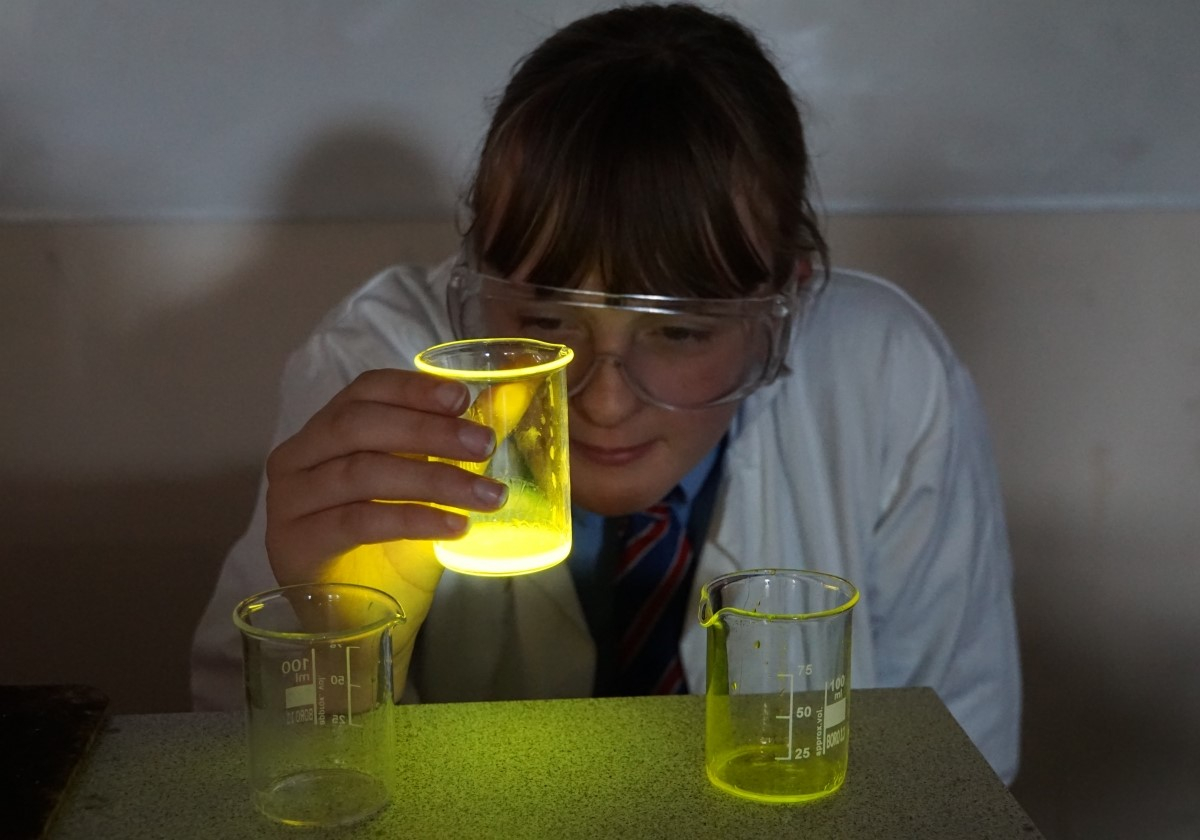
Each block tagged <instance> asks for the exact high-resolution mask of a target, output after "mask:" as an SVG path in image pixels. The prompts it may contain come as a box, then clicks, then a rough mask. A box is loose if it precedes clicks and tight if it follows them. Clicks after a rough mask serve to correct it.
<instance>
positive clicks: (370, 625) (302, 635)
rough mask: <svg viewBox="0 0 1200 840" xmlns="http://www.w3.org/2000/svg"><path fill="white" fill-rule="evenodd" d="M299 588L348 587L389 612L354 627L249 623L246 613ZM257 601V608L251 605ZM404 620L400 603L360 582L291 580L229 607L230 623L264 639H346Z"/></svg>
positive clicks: (329, 588)
mask: <svg viewBox="0 0 1200 840" xmlns="http://www.w3.org/2000/svg"><path fill="white" fill-rule="evenodd" d="M301 590H313V591H321V590H325V591H350V592H353V593H354V594H356V595H360V596H367V595H369V596H370V597H371V598H373V599H375V600H377V601H380V602H382V603H383V604H385V605H386V606H387V607H388V608H389V609H391V610H392V614H391V615H383V616H380V617H379V618H377V619H375V620H374V621H370V622H367V623H365V624H360V625H358V626H355V627H348V628H344V629H340V630H318V631H315V632H313V631H306V630H268V629H266V628H263V627H256V626H255V625H253V624H251V623H250V622H249V621H248V620H247V617H248V616H249V615H251V614H253V613H255V612H258V611H259V610H262V609H263V608H265V607H267V606H268V605H270V604H272V603H275V602H278V601H280V600H287V596H288V594H289V593H297V594H298V593H299V592H300V591H301ZM256 604H257V608H255V605H256ZM407 621H408V616H407V615H405V613H404V607H402V606H401V605H400V602H399V601H397V600H396V599H395V598H393V597H392V596H391V595H389V594H388V593H386V592H384V591H383V590H382V589H376V588H375V587H373V586H364V585H363V584H360V583H337V582H331V583H295V584H291V585H289V586H280V587H276V588H275V589H268V590H266V591H264V592H259V593H257V594H255V595H250V596H249V597H246V598H243V599H242V600H241V601H239V602H238V604H237V606H235V607H234V608H233V623H234V625H235V626H236V627H237V629H238V630H239V631H241V632H242V633H244V634H246V635H248V636H252V637H253V638H256V639H267V640H274V641H300V640H306V641H314V642H324V641H332V640H334V639H350V638H357V637H360V636H367V635H370V634H372V633H375V632H377V631H379V630H383V629H386V628H388V627H392V626H395V625H396V624H404V623H405V622H407Z"/></svg>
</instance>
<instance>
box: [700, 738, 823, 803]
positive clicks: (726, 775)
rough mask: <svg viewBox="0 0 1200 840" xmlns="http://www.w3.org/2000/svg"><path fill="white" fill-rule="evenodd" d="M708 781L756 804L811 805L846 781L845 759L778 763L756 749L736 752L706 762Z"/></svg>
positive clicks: (769, 754) (769, 755)
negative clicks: (797, 803) (805, 803)
mask: <svg viewBox="0 0 1200 840" xmlns="http://www.w3.org/2000/svg"><path fill="white" fill-rule="evenodd" d="M704 769H705V770H706V771H707V773H708V779H709V781H710V782H712V783H713V785H715V786H716V787H718V788H720V789H721V790H723V791H725V792H727V793H732V794H733V795H734V796H740V797H742V798H744V799H752V800H754V801H755V802H775V803H794V802H811V801H812V800H814V799H820V798H822V797H825V796H828V795H829V794H831V793H833V792H834V791H836V790H837V789H838V788H840V787H841V786H842V783H843V782H844V781H845V780H846V756H845V752H844V751H843V752H842V755H841V756H840V757H834V756H817V757H815V758H810V759H805V760H803V761H780V760H778V759H777V758H776V757H775V754H774V753H768V752H763V751H762V750H759V749H756V748H750V749H744V750H736V751H733V752H729V753H724V754H722V755H718V756H716V757H715V758H714V759H712V760H710V761H707V762H706V763H705V768H704Z"/></svg>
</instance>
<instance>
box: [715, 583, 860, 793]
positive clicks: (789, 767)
mask: <svg viewBox="0 0 1200 840" xmlns="http://www.w3.org/2000/svg"><path fill="white" fill-rule="evenodd" d="M856 603H858V590H857V589H855V587H854V586H853V585H852V584H851V583H850V582H849V581H846V580H843V579H842V578H839V577H835V576H834V575H829V574H824V573H821V572H810V571H793V570H788V569H756V570H752V571H745V572H736V573H733V574H728V575H724V576H722V577H719V578H716V579H715V580H712V581H710V582H708V583H707V584H705V586H704V587H703V588H702V589H701V592H700V622H701V623H702V624H703V625H704V626H705V627H706V628H707V629H708V679H707V689H706V692H705V696H706V699H705V745H704V761H705V769H706V771H707V773H708V778H709V779H710V780H711V781H712V783H713V784H714V785H716V786H717V787H718V788H720V789H722V790H725V791H728V792H729V793H733V794H736V795H738V796H742V797H745V798H748V799H754V800H758V801H760V802H802V801H805V800H810V799H816V798H818V797H821V796H825V795H827V794H829V793H832V792H833V791H835V790H837V789H838V788H839V787H841V785H842V782H843V781H844V780H845V778H846V767H847V758H848V754H849V753H848V748H849V732H850V725H849V714H850V612H851V610H852V609H853V607H854V605H855V604H856Z"/></svg>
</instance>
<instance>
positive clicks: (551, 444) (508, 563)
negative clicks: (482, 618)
mask: <svg viewBox="0 0 1200 840" xmlns="http://www.w3.org/2000/svg"><path fill="white" fill-rule="evenodd" d="M574 356H575V354H574V353H573V352H572V350H571V349H570V348H569V347H566V346H564V345H561V344H547V343H545V342H543V341H533V340H532V339H526V338H480V339H470V340H467V341H452V342H449V343H448V344H439V345H437V346H435V347H430V348H429V349H428V350H425V351H423V352H421V353H419V354H418V355H417V357H416V359H415V363H416V366H417V368H418V369H420V370H423V371H425V372H427V373H434V374H437V375H438V376H444V377H448V378H451V379H457V380H458V381H460V382H463V383H464V384H466V385H467V387H468V388H469V389H470V391H471V406H470V408H468V409H467V411H466V413H465V414H464V415H463V416H464V417H468V418H470V419H471V420H474V421H475V422H477V423H482V424H483V425H485V426H490V427H491V429H492V430H493V431H494V432H495V433H496V448H495V451H494V452H493V453H492V456H491V457H490V458H489V459H488V460H487V461H484V462H481V463H475V462H470V461H452V462H451V463H454V464H456V465H458V466H460V467H462V468H463V469H467V470H471V471H472V472H475V473H479V474H481V475H486V476H488V477H489V478H494V479H496V480H498V481H502V482H504V484H505V485H507V487H508V499H507V500H506V501H505V503H504V505H503V506H502V507H501V508H500V509H499V510H497V511H493V512H486V513H485V512H479V511H460V512H461V513H464V514H466V515H467V518H468V519H469V520H470V527H469V528H468V530H467V533H466V534H465V535H464V536H463V537H461V538H459V539H455V540H438V541H435V542H434V544H433V552H434V556H436V557H437V559H438V561H439V562H440V563H441V564H442V565H443V566H445V567H446V568H447V569H453V570H454V571H456V572H463V573H465V574H471V575H520V574H526V573H528V572H537V571H541V570H542V569H547V568H549V567H551V566H553V565H555V564H557V563H560V562H561V561H562V560H563V559H564V558H566V556H567V554H569V553H570V551H571V478H570V455H569V452H568V449H567V377H566V367H567V365H568V364H569V363H570V361H571V359H573V358H574Z"/></svg>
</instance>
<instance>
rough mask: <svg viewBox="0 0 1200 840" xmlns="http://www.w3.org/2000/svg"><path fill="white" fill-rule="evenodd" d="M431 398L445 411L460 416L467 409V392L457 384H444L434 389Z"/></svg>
mask: <svg viewBox="0 0 1200 840" xmlns="http://www.w3.org/2000/svg"><path fill="white" fill-rule="evenodd" d="M433 397H434V399H436V400H437V401H438V403H439V404H440V405H441V406H442V407H444V408H445V409H446V410H447V411H453V412H454V413H455V414H461V413H462V412H463V411H465V410H466V408H467V405H466V403H467V390H466V388H464V387H463V386H462V385H460V384H458V383H457V382H446V383H443V384H441V385H439V386H437V388H435V389H434V392H433Z"/></svg>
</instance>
